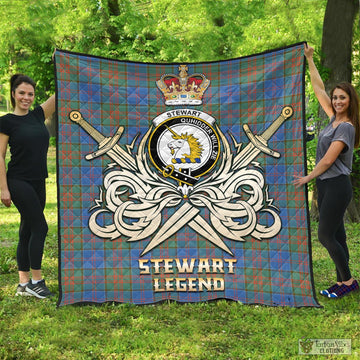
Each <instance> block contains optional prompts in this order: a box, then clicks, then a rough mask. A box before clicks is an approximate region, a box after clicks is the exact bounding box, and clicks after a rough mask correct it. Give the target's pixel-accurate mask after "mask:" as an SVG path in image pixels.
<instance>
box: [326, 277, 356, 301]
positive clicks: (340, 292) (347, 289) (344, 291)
mask: <svg viewBox="0 0 360 360" xmlns="http://www.w3.org/2000/svg"><path fill="white" fill-rule="evenodd" d="M357 290H359V284H358V282H357V281H356V280H354V281H353V283H352V284H351V285H345V284H342V285H341V286H339V287H338V289H337V290H335V291H333V292H332V293H330V294H329V296H328V297H329V298H330V299H339V298H341V297H343V296H345V295H348V294H349V293H351V292H352V291H357Z"/></svg>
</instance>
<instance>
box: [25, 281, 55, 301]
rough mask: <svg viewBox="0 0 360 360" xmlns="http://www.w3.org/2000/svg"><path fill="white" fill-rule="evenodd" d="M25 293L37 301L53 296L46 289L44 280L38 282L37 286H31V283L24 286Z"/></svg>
mask: <svg viewBox="0 0 360 360" xmlns="http://www.w3.org/2000/svg"><path fill="white" fill-rule="evenodd" d="M25 291H26V292H27V293H29V294H31V295H34V296H36V297H37V298H39V299H45V298H47V297H50V296H53V295H54V294H53V293H52V292H51V291H50V290H49V289H48V288H47V287H46V285H45V280H44V279H43V280H41V281H39V282H38V283H37V284H33V283H32V281H31V280H30V282H29V283H28V284H27V285H26V288H25Z"/></svg>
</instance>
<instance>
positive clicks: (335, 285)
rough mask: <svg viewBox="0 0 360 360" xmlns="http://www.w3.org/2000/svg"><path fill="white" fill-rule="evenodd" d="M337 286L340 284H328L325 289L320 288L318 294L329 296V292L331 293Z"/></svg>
mask: <svg viewBox="0 0 360 360" xmlns="http://www.w3.org/2000/svg"><path fill="white" fill-rule="evenodd" d="M338 287H340V285H338V284H334V285H332V286H330V287H329V288H328V289H326V290H320V294H321V295H323V296H326V297H329V295H330V294H331V293H333V292H334V291H336V290H337V289H338Z"/></svg>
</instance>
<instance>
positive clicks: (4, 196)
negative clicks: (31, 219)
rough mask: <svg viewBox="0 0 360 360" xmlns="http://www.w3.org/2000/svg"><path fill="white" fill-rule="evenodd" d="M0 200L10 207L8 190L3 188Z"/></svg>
mask: <svg viewBox="0 0 360 360" xmlns="http://www.w3.org/2000/svg"><path fill="white" fill-rule="evenodd" d="M1 202H2V203H3V204H4V205H5V206H6V207H10V205H11V196H10V191H9V190H3V191H2V192H1Z"/></svg>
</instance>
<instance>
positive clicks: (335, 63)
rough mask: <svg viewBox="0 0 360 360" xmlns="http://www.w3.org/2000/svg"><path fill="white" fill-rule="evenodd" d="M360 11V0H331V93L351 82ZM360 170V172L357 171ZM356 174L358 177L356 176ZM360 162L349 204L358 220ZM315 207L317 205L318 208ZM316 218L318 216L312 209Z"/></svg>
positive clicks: (327, 48)
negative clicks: (357, 21) (356, 20)
mask: <svg viewBox="0 0 360 360" xmlns="http://www.w3.org/2000/svg"><path fill="white" fill-rule="evenodd" d="M358 10H359V1H357V0H328V2H327V5H326V10H325V17H324V24H323V37H322V44H321V50H322V59H321V60H322V61H321V64H322V66H323V67H324V68H325V69H328V70H329V78H328V79H327V80H325V89H326V91H327V92H328V93H329V92H330V90H331V89H333V88H334V86H335V85H336V84H338V83H339V82H342V81H348V82H351V76H352V66H351V55H352V38H353V26H354V24H355V17H356V14H357V12H358ZM319 117H320V118H321V119H322V122H323V124H324V123H327V122H328V119H327V116H326V114H325V113H324V111H323V110H322V109H320V111H319ZM354 160H355V159H354ZM354 172H358V174H354ZM354 175H355V176H354ZM359 176H360V161H358V164H356V161H354V167H353V188H354V197H353V201H352V203H351V204H350V206H349V207H348V214H347V219H348V220H350V221H356V222H358V221H359V220H360V206H359V201H358V199H359V196H358V193H359V191H360V188H359V186H360V184H359V181H356V180H355V179H359ZM314 210H315V207H314ZM312 218H317V215H315V214H314V213H313V211H312Z"/></svg>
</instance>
